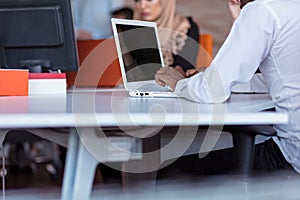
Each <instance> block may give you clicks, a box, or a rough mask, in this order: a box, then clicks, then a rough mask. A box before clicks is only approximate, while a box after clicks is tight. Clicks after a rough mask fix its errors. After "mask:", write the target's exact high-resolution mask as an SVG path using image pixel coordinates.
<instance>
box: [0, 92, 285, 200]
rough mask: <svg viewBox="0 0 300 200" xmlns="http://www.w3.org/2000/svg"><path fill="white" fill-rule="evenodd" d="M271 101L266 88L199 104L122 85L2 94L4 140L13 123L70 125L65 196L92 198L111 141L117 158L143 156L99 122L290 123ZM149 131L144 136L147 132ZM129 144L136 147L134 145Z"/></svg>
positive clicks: (36, 126)
mask: <svg viewBox="0 0 300 200" xmlns="http://www.w3.org/2000/svg"><path fill="white" fill-rule="evenodd" d="M273 106H274V105H273V102H272V100H271V98H270V97H269V96H268V95H264V94H257V95H250V94H243V95H242V94H235V95H232V97H231V98H230V99H229V100H228V101H227V102H226V103H224V104H215V105H212V104H196V103H192V102H190V101H187V100H184V99H173V98H172V99H171V98H159V99H158V98H157V99H156V98H153V99H140V98H130V97H128V95H127V93H126V92H124V91H120V90H117V91H110V90H102V91H97V92H96V93H95V92H84V91H79V92H76V91H74V92H72V93H68V94H67V95H51V96H48V95H35V96H28V97H1V98H0V130H1V131H0V142H1V143H2V142H3V138H4V137H5V135H6V133H7V131H8V130H12V129H28V130H33V131H34V130H38V129H41V130H44V129H46V128H62V127H69V128H71V129H70V134H69V136H68V137H69V139H68V152H67V160H66V168H65V175H64V182H63V190H62V199H68V200H69V199H88V197H89V196H90V192H91V188H92V182H93V177H94V169H95V167H96V165H97V163H98V162H99V160H100V161H110V160H112V159H111V157H113V155H111V154H110V152H108V149H109V148H107V145H110V147H111V148H114V149H113V150H116V152H119V154H117V155H116V157H117V158H118V159H120V158H122V157H123V159H121V160H120V161H127V160H130V159H139V158H140V156H141V154H140V153H138V148H139V147H138V146H137V147H136V148H135V149H134V151H133V152H130V151H129V152H128V149H125V151H124V150H123V151H120V148H119V147H116V146H115V145H111V144H112V143H111V141H108V140H107V139H106V138H105V137H104V135H101V127H104V128H109V127H139V128H143V129H144V128H146V129H147V128H149V129H150V130H149V131H148V132H147V134H152V133H153V131H152V130H151V128H155V129H156V128H158V129H159V128H160V127H163V126H179V127H198V126H199V125H203V126H214V127H218V128H220V129H221V128H222V126H224V125H264V124H282V123H287V122H288V116H287V114H286V113H278V112H260V111H261V110H264V109H268V108H271V107H273ZM95 127H98V131H99V130H100V135H99V133H96V132H95V130H96V129H95ZM130 133H132V135H131V136H132V137H128V138H127V139H128V141H127V143H126V144H128V142H129V143H135V138H136V137H140V136H139V134H140V133H141V132H140V131H137V132H136V131H132V132H130ZM143 133H145V132H144V131H143ZM51 134H52V133H51V132H49V133H48V134H44V136H45V138H48V139H49V140H51V141H55V142H61V144H63V142H62V141H57V139H55V138H53V137H52V138H51ZM147 134H144V135H142V137H146V136H147ZM131 138H133V140H131ZM65 145H66V144H65ZM121 145H122V144H121ZM125 146H126V145H125ZM86 147H88V148H86ZM130 148H131V150H132V148H133V147H130ZM136 152H137V153H136ZM87 169H88V170H87ZM89 169H90V170H89Z"/></svg>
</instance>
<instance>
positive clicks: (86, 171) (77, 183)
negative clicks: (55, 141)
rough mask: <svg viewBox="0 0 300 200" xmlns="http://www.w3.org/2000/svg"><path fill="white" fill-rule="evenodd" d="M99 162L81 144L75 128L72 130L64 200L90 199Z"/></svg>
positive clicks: (63, 194) (65, 175)
mask: <svg viewBox="0 0 300 200" xmlns="http://www.w3.org/2000/svg"><path fill="white" fill-rule="evenodd" d="M98 162H99V161H97V160H96V159H95V158H94V157H93V156H92V155H91V154H90V153H89V152H88V151H87V150H86V148H85V147H84V145H83V144H82V143H81V142H80V139H79V136H78V133H77V131H76V129H75V128H72V129H71V132H70V136H69V143H68V151H67V158H66V166H65V174H64V180H63V188H62V195H61V199H62V200H70V199H72V200H76V199H78V200H82V199H89V198H90V194H91V190H92V186H93V182H94V176H95V170H96V167H97V164H98Z"/></svg>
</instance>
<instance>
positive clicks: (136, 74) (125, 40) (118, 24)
mask: <svg viewBox="0 0 300 200" xmlns="http://www.w3.org/2000/svg"><path fill="white" fill-rule="evenodd" d="M111 22H112V29H113V33H114V38H115V43H116V48H117V52H118V58H119V62H120V68H121V74H122V79H123V84H124V87H125V89H126V90H127V91H128V93H129V95H130V96H134V97H177V96H176V94H175V93H174V92H172V91H171V90H170V89H169V88H168V87H162V86H159V85H158V84H157V83H156V82H155V73H156V72H157V70H159V69H160V68H161V67H164V61H163V56H162V52H161V48H160V43H159V38H158V32H157V25H156V23H155V22H148V21H139V20H128V19H115V18H112V19H111Z"/></svg>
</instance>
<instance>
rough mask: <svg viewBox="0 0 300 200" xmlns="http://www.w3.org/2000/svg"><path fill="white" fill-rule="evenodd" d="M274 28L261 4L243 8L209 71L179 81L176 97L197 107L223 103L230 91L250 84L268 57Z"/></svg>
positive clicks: (273, 36) (252, 4)
mask: <svg viewBox="0 0 300 200" xmlns="http://www.w3.org/2000/svg"><path fill="white" fill-rule="evenodd" d="M275 27H276V21H275V19H274V17H273V15H272V13H271V12H270V11H269V10H268V8H267V7H266V6H265V5H264V4H261V3H257V2H256V3H250V4H248V5H247V6H245V7H244V8H243V9H242V12H241V13H240V16H239V17H238V19H237V20H236V21H235V23H234V24H233V27H232V29H231V31H230V33H229V35H228V37H227V39H226V40H225V42H224V44H223V45H222V47H221V48H220V50H219V52H218V53H217V55H216V57H215V58H214V59H213V61H212V64H211V65H210V67H209V68H208V69H207V70H205V71H204V72H203V73H199V74H197V75H195V76H193V77H191V78H188V79H184V80H181V81H179V82H178V83H177V85H176V88H175V92H176V94H177V95H178V96H179V97H184V98H187V99H190V100H192V101H196V102H200V103H221V102H224V101H226V100H227V99H228V98H229V96H230V94H231V88H232V87H233V86H235V85H236V84H240V83H245V82H248V81H250V80H251V78H252V77H253V75H254V73H255V71H256V70H257V68H258V67H259V65H260V63H262V62H263V61H264V59H265V58H266V57H267V55H268V54H269V52H270V49H271V46H272V44H273V41H274V38H275V37H276V35H275V31H274V29H275Z"/></svg>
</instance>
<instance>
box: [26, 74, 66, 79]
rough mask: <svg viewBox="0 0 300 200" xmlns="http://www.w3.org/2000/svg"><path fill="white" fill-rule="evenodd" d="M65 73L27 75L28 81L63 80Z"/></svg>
mask: <svg viewBox="0 0 300 200" xmlns="http://www.w3.org/2000/svg"><path fill="white" fill-rule="evenodd" d="M65 78H66V74H65V73H29V79H65Z"/></svg>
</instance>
